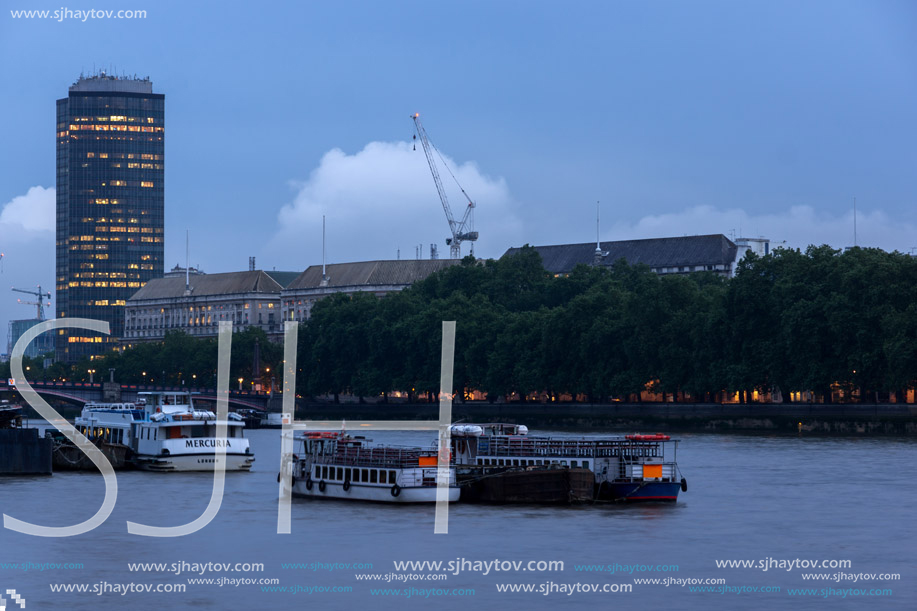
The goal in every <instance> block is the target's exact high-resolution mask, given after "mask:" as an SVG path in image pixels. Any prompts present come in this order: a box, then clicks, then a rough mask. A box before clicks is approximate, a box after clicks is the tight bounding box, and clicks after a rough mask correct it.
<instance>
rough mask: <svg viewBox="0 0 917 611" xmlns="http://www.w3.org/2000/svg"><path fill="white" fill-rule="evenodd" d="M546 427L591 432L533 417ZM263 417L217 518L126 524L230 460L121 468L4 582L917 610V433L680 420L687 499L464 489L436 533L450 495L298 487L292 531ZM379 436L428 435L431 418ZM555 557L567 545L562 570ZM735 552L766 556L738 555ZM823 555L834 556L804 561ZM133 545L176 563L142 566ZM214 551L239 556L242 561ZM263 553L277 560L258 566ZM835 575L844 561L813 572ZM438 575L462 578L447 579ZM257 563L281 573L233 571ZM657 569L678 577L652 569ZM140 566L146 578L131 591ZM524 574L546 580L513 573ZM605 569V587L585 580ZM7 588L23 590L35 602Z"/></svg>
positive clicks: (116, 596) (223, 602) (174, 598)
mask: <svg viewBox="0 0 917 611" xmlns="http://www.w3.org/2000/svg"><path fill="white" fill-rule="evenodd" d="M541 433H548V434H555V435H563V436H579V435H581V433H576V432H570V431H565V432H556V431H555V432H551V431H532V434H541ZM598 433H599V432H597V431H594V430H593V431H589V433H588V435H589V436H594V435H596V434H598ZM248 435H249V437H250V439H251V441H252V447H253V449H254V452H255V454H256V457H257V461H256V463H255V468H254V470H253V471H252V472H251V473H230V474H227V476H226V492H225V496H224V499H223V502H222V507H221V509H220V511H219V513H218V515H217V516H216V518H215V519H214V520H213V521H212V522H211V523H210V524H209V525H207V526H206V527H205V528H203V529H202V530H200V531H198V532H197V533H195V534H192V535H188V536H184V537H178V538H147V537H140V536H134V535H130V534H128V533H127V528H126V524H125V523H126V521H133V522H139V523H143V524H150V525H155V526H175V525H179V524H184V523H186V522H190V521H192V520H194V519H195V518H196V517H198V516H199V515H200V514H201V512H203V510H204V508H205V507H206V506H207V503H208V500H209V498H210V489H211V483H212V475H208V474H197V473H188V474H181V473H178V474H156V473H146V472H137V471H130V472H118V485H119V490H118V499H117V505H116V507H115V510H114V512H113V513H112V515H111V516H110V517H109V518H108V520H107V521H106V522H105V523H104V524H103V525H102V526H100V527H99V528H97V529H96V530H94V531H92V532H90V533H87V534H84V535H80V536H77V537H71V538H40V537H33V536H27V535H22V534H19V533H16V532H13V531H11V530H6V529H4V530H2V531H0V593H2V592H5V591H6V590H8V589H12V590H15V591H16V592H17V594H19V595H21V596H22V597H24V600H25V601H27V605H28V606H27V609H29V610H33V609H51V608H58V607H67V608H71V609H125V608H131V609H154V608H156V609H159V608H164V607H165V608H168V607H174V608H176V609H184V608H189V609H198V608H199V609H236V608H247V609H257V608H259V607H263V608H270V609H275V608H276V609H288V608H289V609H293V608H297V609H298V608H305V607H311V608H315V609H360V608H365V609H404V608H430V607H431V606H432V605H436V606H439V607H444V608H468V609H518V608H527V609H554V608H557V607H558V606H560V605H561V604H562V605H564V606H565V607H567V608H577V609H594V608H596V606H597V605H601V607H600V608H606V607H611V606H615V607H616V608H623V609H630V608H634V609H646V608H665V609H708V608H722V609H771V608H777V607H778V606H780V607H783V608H792V609H838V608H844V609H860V608H863V609H865V608H889V609H893V608H894V609H912V608H914V607H915V604H917V587H915V583H917V579H915V575H914V568H913V567H914V565H915V563H914V559H913V556H914V550H915V548H917V546H915V543H917V536H915V535H917V527H915V511H914V507H915V506H917V485H915V484H914V480H913V479H912V478H913V477H914V473H915V472H914V466H915V464H917V441H915V440H913V439H905V438H854V437H842V438H837V437H834V438H828V437H806V436H802V437H797V436H763V435H729V434H696V433H693V434H684V435H680V436H678V437H679V438H680V439H681V440H682V441H681V444H680V446H679V449H678V463H679V466H680V467H681V470H682V472H683V473H684V475H685V477H686V478H687V480H688V491H687V492H685V493H682V494H681V495H680V497H679V500H678V502H677V503H675V504H662V505H630V506H622V505H590V506H576V507H535V506H524V507H519V506H487V505H462V504H460V503H459V504H455V505H453V506H452V507H451V508H450V511H449V532H448V534H434V533H433V522H434V510H433V507H411V506H401V507H395V506H387V505H380V504H364V503H358V502H344V501H340V502H339V501H312V500H307V499H294V501H293V504H292V531H293V532H292V534H288V535H279V534H277V533H276V530H277V497H278V485H277V480H276V475H277V470H278V464H279V451H280V443H279V435H280V433H279V431H276V430H255V431H250V432H249V433H248ZM373 437H374V439H375V441H377V442H391V443H401V444H409V445H428V444H429V442H430V440H431V439H432V434H431V433H421V432H416V433H415V432H410V433H409V432H405V433H391V432H390V433H381V432H380V433H377V434H375V435H373ZM103 493H104V486H103V484H102V478H101V476H100V475H98V474H90V473H57V474H55V475H54V476H52V477H7V478H3V479H0V509H2V512H3V513H4V514H6V515H9V516H11V517H15V518H18V519H21V520H26V521H30V522H34V523H38V524H42V525H48V526H63V525H68V524H75V523H77V522H82V521H83V520H85V519H87V518H89V517H90V516H92V515H93V514H94V513H95V512H96V510H97V509H98V507H99V505H100V504H101V499H102V496H103ZM396 561H418V562H422V561H431V562H436V561H441V562H443V567H444V568H442V569H441V570H439V571H436V570H432V571H431V570H430V569H429V566H427V567H426V568H414V569H410V568H407V569H396V567H395V564H394V563H395V562H396ZM450 561H451V562H452V563H453V565H452V566H448V563H449V562H450ZM495 561H496V562H495ZM532 561H534V562H533V564H531V565H530V564H529V563H530V562H532ZM552 561H560V562H562V563H563V564H562V569H561V565H560V564H554V565H553V566H551V565H550V564H549V563H551V562H552ZM726 561H751V564H753V566H751V567H748V568H744V567H733V568H727V567H726V566H725V565H723V563H724V562H726ZM810 561H815V562H816V563H817V564H818V566H816V567H815V568H812V567H808V566H806V565H807V564H808V563H809V562H810ZM514 562H515V563H521V564H516V565H513V564H512V563H514ZM539 562H541V564H540V565H539ZM718 562H719V563H720V565H721V566H718V565H717V563H718ZM129 563H164V564H165V565H167V566H164V567H160V568H158V569H157V568H153V567H146V569H145V570H144V569H137V567H135V570H131V568H130V567H129ZM207 563H221V564H222V563H229V564H230V565H232V566H231V567H230V570H228V571H227V570H224V569H223V568H218V567H214V566H213V564H211V565H210V566H209V567H208V566H207ZM822 563H825V565H824V567H822V566H821V564H822ZM236 564H238V565H239V566H238V567H236ZM259 564H263V570H258V568H259V567H257V566H246V565H259ZM23 565H25V566H23ZM30 565H31V566H30ZM51 565H75V567H73V568H65V567H64V566H61V567H54V566H51ZM195 565H197V566H195ZM291 565H299V566H298V568H297V567H292V566H291ZM236 568H238V570H234V569H236ZM765 568H766V569H767V570H764V569H765ZM246 569H247V570H246ZM539 569H543V570H539ZM818 574H820V575H824V576H830V577H828V578H827V579H826V578H817V579H813V578H810V579H806V578H805V576H806V575H809V576H811V575H818ZM896 575H898V576H899V577H898V578H896V577H895V576H896ZM372 576H378V578H376V579H371V577H372ZM440 576H445V578H444V579H433V577H440ZM358 577H359V578H358ZM367 577H369V578H370V579H367ZM189 579H213V580H215V581H214V582H212V583H210V584H202V583H189ZM221 579H222V580H224V581H223V585H218V582H219V580H221ZM239 579H246V580H263V579H268V580H277V581H276V583H273V584H263V583H260V584H259V583H243V584H241V585H237V584H238V581H229V580H239ZM386 579H388V581H386ZM652 579H658V580H660V581H659V583H655V584H654V583H646V582H645V581H644V582H643V583H638V581H639V580H652ZM707 580H715V582H709V583H707V582H706V581H707ZM666 582H668V584H669V585H665V584H666ZM62 584H63V585H74V584H75V585H76V586H77V587H80V586H84V585H85V586H86V588H87V590H88V591H87V592H84V593H77V592H69V593H66V592H60V591H58V592H54V591H52V588H53V587H60V586H61V585H62ZM130 584H135V585H130ZM125 585H127V586H128V587H129V588H133V589H134V590H135V591H129V592H127V593H126V594H122V593H121V591H120V590H121V588H123V587H124V586H125ZM526 585H533V586H534V590H535V591H534V592H529V593H526V592H506V591H503V592H501V591H499V589H500V588H504V589H506V588H508V587H509V588H512V587H517V588H518V587H525V586H526ZM147 586H150V587H152V588H154V589H155V588H159V589H160V590H170V589H175V586H184V588H185V591H184V592H174V591H173V592H168V591H159V592H138V591H136V590H137V589H138V588H144V587H147ZM93 588H97V589H100V590H102V593H101V594H97V593H95V592H93ZM106 588H107V589H106ZM283 588H285V589H286V591H280V590H281V589H283ZM571 588H572V592H571ZM592 588H598V589H599V590H602V589H604V590H606V591H599V592H589V591H586V590H589V589H592ZM702 589H707V590H708V591H700V590H702ZM765 589H766V590H767V591H765ZM804 590H810V591H809V592H805V591H804ZM396 591H398V592H397V593H396ZM407 594H410V596H407ZM5 596H6V598H7V599H8V600H7V603H6V604H7V609H8V610H11V611H12V610H14V609H17V608H18V607H17V606H15V605H14V604H13V603H12V602H11V601H10V600H9V598H10V596H9V595H8V594H6V595H5ZM0 604H2V603H0Z"/></svg>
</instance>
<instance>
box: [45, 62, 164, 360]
mask: <svg viewBox="0 0 917 611" xmlns="http://www.w3.org/2000/svg"><path fill="white" fill-rule="evenodd" d="M164 153H165V96H164V95H162V94H160V93H153V84H152V83H151V82H150V80H149V79H148V78H146V79H138V78H125V77H117V76H110V75H107V74H105V72H100V73H99V74H96V75H93V76H89V77H84V76H82V75H81V76H80V78H79V80H78V81H77V82H76V83H74V84H73V85H72V86H71V87H70V90H69V95H68V96H67V97H66V98H63V99H61V100H58V101H57V275H56V279H57V282H56V285H57V301H56V305H57V316H58V318H91V319H95V320H104V321H107V322H108V323H109V325H110V328H111V334H110V335H108V336H102V335H99V334H96V333H92V332H88V331H82V330H78V329H67V330H62V331H60V332H59V334H58V335H57V336H56V342H55V351H56V356H57V358H58V359H59V360H63V361H67V362H73V361H76V360H79V359H80V358H83V357H86V356H91V355H97V354H101V353H102V352H105V351H107V350H110V349H112V348H114V347H115V346H116V343H117V341H118V340H117V338H118V337H120V336H122V335H123V332H124V306H125V304H126V302H127V300H128V299H129V298H130V296H131V295H132V294H134V293H135V292H136V291H137V290H138V289H139V288H140V287H142V286H143V285H144V284H146V282H147V281H148V280H150V279H152V278H158V277H161V276H162V273H163V237H164V236H163V223H164V197H163V193H164V191H163V187H164V184H163V177H164V170H163V168H164V163H165V161H164Z"/></svg>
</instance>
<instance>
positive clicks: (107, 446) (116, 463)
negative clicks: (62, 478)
mask: <svg viewBox="0 0 917 611" xmlns="http://www.w3.org/2000/svg"><path fill="white" fill-rule="evenodd" d="M99 449H100V450H101V451H102V454H104V455H105V458H107V459H108V462H109V463H111V466H112V468H113V469H129V468H131V467H132V465H131V463H130V461H129V460H128V457H129V456H130V448H129V447H127V446H126V445H123V444H119V443H101V444H99ZM51 459H52V462H53V464H54V470H55V471H98V470H99V468H98V467H96V465H95V463H94V462H92V461H91V460H90V459H89V457H88V456H86V455H85V454H84V453H83V452H82V450H80V449H79V448H78V447H76V446H75V445H73V444H71V443H56V444H55V445H54V454H53V455H52V457H51Z"/></svg>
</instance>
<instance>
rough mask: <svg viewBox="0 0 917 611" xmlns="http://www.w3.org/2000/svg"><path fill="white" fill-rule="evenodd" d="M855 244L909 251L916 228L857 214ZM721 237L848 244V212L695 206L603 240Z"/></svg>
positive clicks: (799, 244) (624, 226)
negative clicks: (759, 211)
mask: <svg viewBox="0 0 917 611" xmlns="http://www.w3.org/2000/svg"><path fill="white" fill-rule="evenodd" d="M856 220H857V223H856V224H857V232H856V233H857V244H858V245H859V246H868V247H876V248H881V249H883V250H887V251H892V250H899V251H901V252H908V251H909V250H910V249H911V248H913V247H915V246H917V227H915V226H914V225H913V224H910V223H906V222H901V221H899V220H895V219H891V218H889V216H888V215H887V214H886V213H885V212H883V211H881V210H859V211H858V212H857V219H856ZM711 233H722V234H725V235H727V236H730V237H731V236H733V235H734V236H736V237H765V238H769V239H770V240H771V243H772V245H774V246H777V245H782V244H780V243H781V242H784V241H785V246H787V247H790V248H802V249H805V247H806V246H808V245H809V244H816V245H821V244H828V245H830V246H832V247H834V248H844V247H847V246H852V245H853V239H854V234H853V211H852V210H851V211H849V212H847V213H845V214H840V215H834V214H830V213H826V212H822V211H818V210H816V209H814V208H813V207H811V206H793V207H791V208H789V209H784V210H777V211H774V212H770V213H765V214H749V213H748V212H746V211H744V210H742V209H740V208H733V209H728V210H721V209H718V208H715V207H713V206H697V207H693V208H688V209H686V210H682V211H679V212H671V213H666V214H658V215H651V216H645V217H643V218H641V219H640V220H639V221H637V222H635V223H616V224H615V225H614V226H613V227H612V229H611V230H610V232H609V233H608V235H605V236H603V239H608V240H626V239H638V238H655V237H666V236H681V235H703V234H711Z"/></svg>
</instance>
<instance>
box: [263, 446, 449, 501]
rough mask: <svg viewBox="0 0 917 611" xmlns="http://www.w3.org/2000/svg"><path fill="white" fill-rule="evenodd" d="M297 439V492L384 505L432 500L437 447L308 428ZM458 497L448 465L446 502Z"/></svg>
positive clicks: (294, 481) (294, 475) (294, 476)
mask: <svg viewBox="0 0 917 611" xmlns="http://www.w3.org/2000/svg"><path fill="white" fill-rule="evenodd" d="M296 441H297V443H298V451H297V453H296V454H294V457H293V473H292V493H293V494H294V495H296V496H303V497H311V498H333V499H350V500H361V501H377V502H384V503H433V502H435V501H436V494H437V485H436V484H437V473H438V470H439V467H438V462H437V461H438V457H437V452H436V450H432V449H422V448H411V447H400V446H388V445H375V444H373V443H372V440H370V439H366V438H365V437H362V436H353V437H352V436H350V435H348V434H347V433H344V432H307V433H305V434H303V435H301V436H299V437H297V438H296ZM278 479H279V476H278ZM458 498H459V489H458V487H457V486H456V483H455V469H454V467H452V466H450V467H449V494H448V500H449V501H450V502H454V501H457V500H458Z"/></svg>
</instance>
